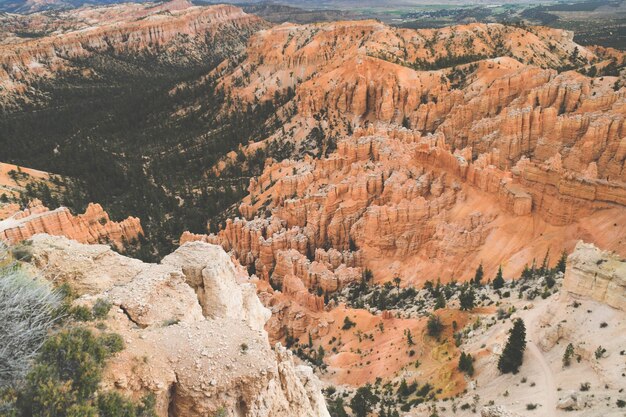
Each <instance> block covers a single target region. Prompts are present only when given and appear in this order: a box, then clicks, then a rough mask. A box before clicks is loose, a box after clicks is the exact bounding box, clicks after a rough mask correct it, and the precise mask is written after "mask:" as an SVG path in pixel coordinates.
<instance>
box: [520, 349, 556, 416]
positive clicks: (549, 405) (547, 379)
mask: <svg viewBox="0 0 626 417" xmlns="http://www.w3.org/2000/svg"><path fill="white" fill-rule="evenodd" d="M526 347H527V348H528V349H527V352H528V354H529V355H530V356H531V357H532V358H531V361H532V362H533V363H536V364H537V365H539V366H540V367H541V373H542V378H543V386H544V387H545V389H544V390H543V391H542V397H541V398H538V399H537V402H538V403H539V404H541V405H543V408H542V411H543V412H544V415H545V416H550V417H551V416H553V415H554V413H555V412H556V405H557V401H558V398H557V394H556V393H557V391H556V384H555V382H554V375H553V374H552V370H551V369H550V365H549V364H548V361H546V358H545V357H544V356H543V353H541V350H540V349H539V348H538V347H537V345H536V344H535V343H534V342H531V341H529V342H528V344H527V345H526Z"/></svg>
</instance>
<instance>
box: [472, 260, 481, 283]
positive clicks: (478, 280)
mask: <svg viewBox="0 0 626 417" xmlns="http://www.w3.org/2000/svg"><path fill="white" fill-rule="evenodd" d="M483 275H484V272H483V263H482V262H481V263H480V265H478V268H476V273H475V274H474V279H473V281H472V282H473V283H474V285H476V286H478V285H480V284H481V281H482V280H483Z"/></svg>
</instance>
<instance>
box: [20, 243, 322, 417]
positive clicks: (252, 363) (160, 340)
mask: <svg viewBox="0 0 626 417" xmlns="http://www.w3.org/2000/svg"><path fill="white" fill-rule="evenodd" d="M32 251H33V258H32V263H33V265H34V267H36V268H38V269H39V270H40V271H41V273H42V274H43V275H44V276H45V277H46V278H48V279H51V280H52V279H54V280H56V282H58V283H61V282H63V283H67V284H69V285H70V286H71V287H72V288H74V289H75V290H76V291H77V292H78V294H79V295H80V297H79V298H78V299H77V300H76V301H75V303H78V304H84V305H91V304H92V303H94V302H95V301H96V300H97V299H105V300H107V301H109V302H111V303H113V305H114V309H113V310H112V311H111V312H110V313H109V315H108V317H107V318H106V319H105V322H104V324H105V326H106V328H108V330H109V331H113V332H116V333H118V334H120V335H121V336H122V337H123V338H124V341H125V346H126V347H125V349H124V350H123V351H122V352H120V353H119V354H117V355H116V356H115V357H114V358H112V359H111V360H110V362H109V363H108V365H107V369H106V370H105V376H104V384H103V387H104V389H111V390H117V391H119V392H121V393H124V394H126V395H129V396H131V397H133V398H138V397H141V396H142V395H145V394H147V393H153V394H155V395H156V399H157V414H158V415H159V416H164V417H165V416H181V417H182V416H185V417H193V416H198V417H199V416H207V415H211V416H212V415H218V414H219V413H221V412H225V413H226V414H224V415H227V416H232V417H244V416H245V417H256V416H259V417H260V416H267V417H270V416H272V417H300V416H301V417H324V416H329V414H328V411H327V410H326V405H325V402H324V398H323V396H322V394H321V391H320V383H319V380H318V379H317V377H316V376H314V375H313V373H312V370H311V369H310V368H308V367H306V366H299V365H295V364H294V360H293V358H292V356H291V353H290V352H288V351H286V350H285V349H284V348H282V347H281V346H280V345H277V346H276V347H275V349H271V347H270V344H269V343H268V339H267V333H266V332H265V330H264V329H263V326H264V325H265V322H266V320H267V319H268V318H269V316H270V312H269V311H268V310H267V309H265V308H264V307H263V306H262V305H261V303H260V301H259V299H258V298H257V296H256V293H255V287H254V285H253V284H251V283H250V282H249V278H248V276H247V274H245V272H242V271H240V270H237V269H236V268H235V266H234V265H233V263H232V262H231V261H230V258H229V257H228V255H226V253H225V252H224V251H223V250H222V249H221V248H219V247H217V246H214V245H209V244H205V243H189V244H186V245H183V246H182V247H180V248H179V249H178V250H176V251H175V252H174V253H172V254H171V255H169V256H167V257H165V258H164V259H163V261H162V262H161V263H160V264H145V263H142V262H141V261H138V260H135V259H130V258H125V257H123V256H121V255H119V254H117V253H115V252H113V251H111V249H110V248H108V247H106V246H102V245H83V244H80V243H77V242H74V241H71V240H68V239H66V238H63V237H53V236H48V235H36V236H34V237H33V238H32ZM219 415H222V414H219Z"/></svg>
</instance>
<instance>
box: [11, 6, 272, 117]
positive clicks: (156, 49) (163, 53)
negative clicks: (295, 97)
mask: <svg viewBox="0 0 626 417" xmlns="http://www.w3.org/2000/svg"><path fill="white" fill-rule="evenodd" d="M0 21H1V22H2V23H3V29H2V31H0V39H1V40H2V42H1V43H0V86H1V87H2V92H1V93H0V104H3V105H4V106H6V107H7V108H9V109H10V108H12V106H14V105H15V104H16V103H18V102H20V101H24V100H25V98H26V99H27V98H28V97H30V96H32V94H33V93H34V90H33V89H32V87H31V85H32V83H33V82H34V81H36V80H40V81H41V80H45V79H48V78H56V77H62V76H65V75H72V76H78V77H85V78H94V79H97V78H98V70H97V65H95V66H92V65H91V64H90V63H89V59H90V58H94V59H96V58H97V57H106V56H110V57H114V58H116V57H122V58H123V57H127V58H130V59H131V61H133V60H136V61H137V62H142V60H143V61H151V60H152V61H154V65H155V66H158V65H165V66H169V67H181V68H182V67H184V66H189V65H191V64H198V63H201V62H203V61H211V60H218V61H217V62H219V61H220V60H221V59H223V58H224V57H225V56H229V55H235V52H238V51H240V50H241V48H243V47H244V46H245V42H246V39H247V38H248V37H249V36H250V34H252V33H254V32H256V31H257V30H259V29H261V28H264V27H267V26H268V24H267V23H266V22H264V21H263V20H262V19H260V18H258V17H256V16H253V15H248V14H246V13H244V12H243V11H242V10H241V9H239V8H237V7H234V6H229V5H218V6H210V7H200V6H193V5H192V4H191V3H190V2H187V1H185V0H174V1H171V2H167V3H163V4H157V5H155V4H152V3H149V4H123V5H114V6H108V7H99V8H84V9H79V10H72V11H68V12H60V13H54V14H34V15H30V16H25V17H19V18H18V17H16V16H15V15H8V16H3V17H2V20H0ZM24 30H26V31H31V32H33V33H36V34H37V35H38V36H37V38H36V39H24V38H20V37H18V36H16V35H15V34H14V32H19V31H24ZM42 33H43V36H42Z"/></svg>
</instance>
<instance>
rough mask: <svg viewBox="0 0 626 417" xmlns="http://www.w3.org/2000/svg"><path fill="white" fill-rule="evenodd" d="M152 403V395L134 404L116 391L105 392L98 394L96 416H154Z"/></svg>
mask: <svg viewBox="0 0 626 417" xmlns="http://www.w3.org/2000/svg"><path fill="white" fill-rule="evenodd" d="M154 404H155V399H154V395H149V396H147V397H145V398H144V399H143V400H142V402H141V404H135V403H133V402H132V401H129V400H127V399H125V398H124V397H122V396H121V395H120V394H118V393H117V392H106V393H102V394H99V395H98V417H152V416H156V414H155V411H154Z"/></svg>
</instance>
